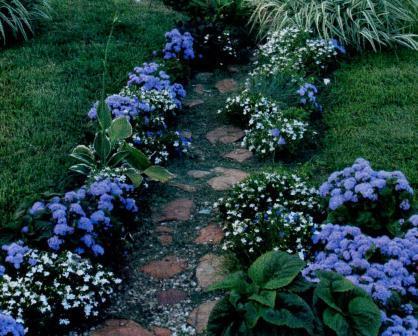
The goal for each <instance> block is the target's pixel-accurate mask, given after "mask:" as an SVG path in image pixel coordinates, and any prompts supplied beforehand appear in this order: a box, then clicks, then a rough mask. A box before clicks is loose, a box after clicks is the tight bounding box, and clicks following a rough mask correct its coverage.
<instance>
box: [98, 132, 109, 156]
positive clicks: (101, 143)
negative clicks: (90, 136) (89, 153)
mask: <svg viewBox="0 0 418 336" xmlns="http://www.w3.org/2000/svg"><path fill="white" fill-rule="evenodd" d="M94 150H95V151H96V153H97V155H98V156H99V158H100V160H101V161H102V163H104V162H105V161H106V159H107V157H108V156H109V154H110V151H111V145H110V141H109V139H108V138H107V136H106V134H105V133H104V132H97V133H96V137H95V138H94Z"/></svg>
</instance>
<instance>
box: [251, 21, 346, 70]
mask: <svg viewBox="0 0 418 336" xmlns="http://www.w3.org/2000/svg"><path fill="white" fill-rule="evenodd" d="M309 35H310V32H309V31H306V30H301V29H299V28H296V27H289V28H285V29H283V30H280V31H275V32H273V33H270V35H269V36H268V38H267V42H266V43H265V44H264V45H261V46H260V47H259V50H258V51H257V56H258V60H257V61H256V63H255V69H254V70H253V71H252V72H251V73H250V76H256V75H275V74H277V73H278V72H283V71H286V72H289V73H297V74H301V73H303V74H305V73H308V74H309V72H310V71H314V72H317V69H318V68H319V69H324V68H325V67H326V64H327V63H328V62H330V61H331V60H332V58H333V57H335V56H337V54H338V52H337V50H336V48H335V46H334V44H333V43H332V41H329V40H323V39H309ZM310 68H311V69H310Z"/></svg>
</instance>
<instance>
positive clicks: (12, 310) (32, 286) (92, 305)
mask: <svg viewBox="0 0 418 336" xmlns="http://www.w3.org/2000/svg"><path fill="white" fill-rule="evenodd" d="M14 258H15V259H17V258H20V263H19V268H16V267H14V266H8V265H7V264H6V265H5V266H6V270H5V273H4V274H3V275H2V277H0V287H1V288H2V290H1V293H0V305H1V307H2V310H3V313H6V314H8V315H10V316H13V317H14V318H16V320H17V321H18V322H21V323H22V324H23V325H24V326H25V328H27V330H28V333H29V334H31V335H58V334H59V335H61V334H63V333H65V331H69V330H74V328H76V327H79V326H80V325H81V324H82V323H83V322H86V321H88V320H92V319H98V317H99V312H100V309H101V308H102V306H103V305H104V304H106V303H107V302H108V300H109V299H110V297H111V296H112V294H113V292H114V288H115V286H116V285H118V284H119V283H120V282H121V280H120V279H118V278H116V277H115V275H114V274H113V273H112V272H108V271H106V270H105V269H104V268H103V267H102V266H101V265H92V264H91V263H90V262H89V261H87V260H84V259H81V258H80V256H78V255H76V254H73V253H71V252H67V253H64V254H55V253H47V252H41V251H37V250H30V249H27V250H26V251H25V252H24V253H23V254H20V255H18V256H16V255H14ZM1 330H2V329H1V326H0V331H1ZM17 330H19V329H17ZM2 335H7V336H9V335H10V334H2ZM12 335H20V334H19V333H16V334H12Z"/></svg>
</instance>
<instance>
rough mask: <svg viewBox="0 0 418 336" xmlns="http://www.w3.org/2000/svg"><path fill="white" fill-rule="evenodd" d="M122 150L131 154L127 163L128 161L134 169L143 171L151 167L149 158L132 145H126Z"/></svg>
mask: <svg viewBox="0 0 418 336" xmlns="http://www.w3.org/2000/svg"><path fill="white" fill-rule="evenodd" d="M122 150H126V151H128V152H129V155H128V156H127V157H126V161H128V163H129V164H130V165H131V166H132V167H133V168H135V169H138V170H141V171H143V170H145V169H147V168H148V167H150V166H151V162H150V160H149V159H148V157H147V156H146V155H145V154H144V153H142V152H141V151H140V150H139V149H137V148H135V147H133V146H132V145H129V144H124V146H123V147H122Z"/></svg>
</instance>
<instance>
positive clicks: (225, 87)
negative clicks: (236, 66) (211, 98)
mask: <svg viewBox="0 0 418 336" xmlns="http://www.w3.org/2000/svg"><path fill="white" fill-rule="evenodd" d="M215 87H216V88H217V89H218V91H219V92H220V93H228V92H233V91H236V89H237V82H236V81H235V80H233V79H232V78H227V79H223V80H221V81H219V82H217V83H216V84H215Z"/></svg>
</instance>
